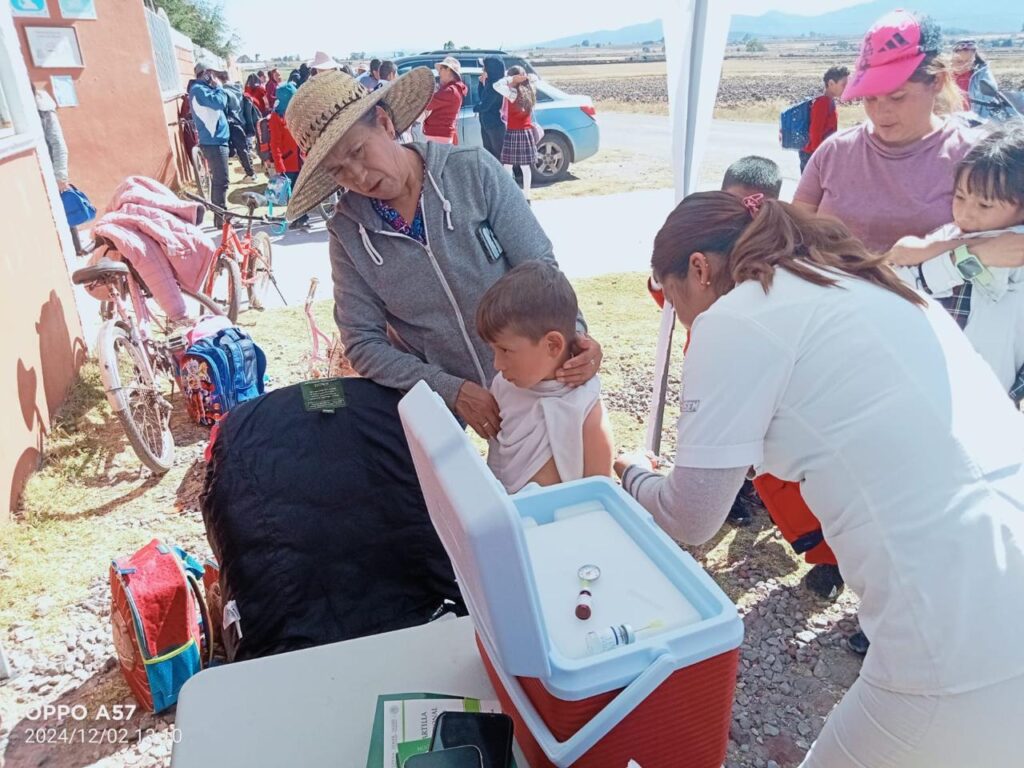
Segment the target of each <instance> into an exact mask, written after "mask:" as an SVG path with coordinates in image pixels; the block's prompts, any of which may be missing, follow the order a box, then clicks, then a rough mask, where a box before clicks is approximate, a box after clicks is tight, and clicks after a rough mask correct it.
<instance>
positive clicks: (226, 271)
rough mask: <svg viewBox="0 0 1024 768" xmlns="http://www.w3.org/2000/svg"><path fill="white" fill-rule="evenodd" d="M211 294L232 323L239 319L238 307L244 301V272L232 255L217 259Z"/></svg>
mask: <svg viewBox="0 0 1024 768" xmlns="http://www.w3.org/2000/svg"><path fill="white" fill-rule="evenodd" d="M209 296H210V298H211V299H213V302H214V303H215V304H216V305H217V306H218V307H220V309H221V311H222V312H223V313H224V314H225V315H227V316H228V319H229V320H230V321H231V322H232V323H234V322H237V321H238V308H239V304H240V303H241V301H242V273H241V270H239V268H238V262H237V261H235V260H234V259H232V258H231V257H230V256H221V257H220V258H218V259H217V263H216V264H215V265H214V267H213V286H212V288H211V289H210V292H209Z"/></svg>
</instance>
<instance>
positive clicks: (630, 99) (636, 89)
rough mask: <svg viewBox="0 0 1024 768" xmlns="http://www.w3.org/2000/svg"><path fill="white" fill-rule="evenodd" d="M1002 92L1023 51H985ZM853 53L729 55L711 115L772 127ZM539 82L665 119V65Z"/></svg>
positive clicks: (557, 73) (551, 70)
mask: <svg viewBox="0 0 1024 768" xmlns="http://www.w3.org/2000/svg"><path fill="white" fill-rule="evenodd" d="M985 56H986V57H987V58H988V61H989V64H990V66H991V68H992V72H993V74H994V75H995V77H996V78H997V80H998V81H999V83H1000V85H1001V87H1003V88H1006V89H1008V90H1022V89H1024V51H1021V50H1019V49H1018V50H1015V51H992V52H989V51H986V52H985ZM855 59H856V49H855V48H853V49H850V50H845V51H836V50H830V51H825V52H822V51H817V50H814V49H813V48H808V47H807V46H798V47H793V46H784V47H779V48H774V47H773V48H771V49H770V51H769V52H768V53H766V54H765V55H760V56H754V55H737V54H731V55H729V56H728V57H727V58H726V59H725V61H724V63H723V65H722V78H721V82H720V84H719V88H718V99H717V104H716V108H715V116H716V117H718V118H721V119H728V120H741V121H751V122H775V121H777V120H778V117H779V112H780V111H781V110H782V109H784V108H785V107H787V106H789V105H790V104H794V103H796V102H798V101H801V100H802V99H805V98H807V97H808V96H810V95H813V94H814V93H816V92H817V91H818V90H820V89H821V85H822V83H821V76H822V74H823V73H824V72H825V70H826V69H828V68H829V67H830V66H833V65H835V64H846V65H847V66H849V67H851V68H852V67H853V63H854V60H855ZM539 71H540V73H541V75H542V76H543V77H545V78H547V79H549V80H551V81H552V82H553V83H554V84H555V85H556V86H558V87H559V88H561V89H562V90H565V91H568V92H570V93H581V94H585V95H589V96H591V98H593V99H594V102H595V104H597V105H598V107H599V108H600V109H602V110H608V111H624V112H647V113H653V114H668V87H667V83H666V71H667V70H666V64H665V62H649V63H623V64H604V65H590V66H582V65H567V66H551V67H543V68H541V69H540V70H539ZM863 114H864V113H863V109H862V108H861V107H860V105H856V104H854V105H842V106H841V107H840V121H841V124H843V125H852V124H854V123H855V122H858V121H859V120H861V119H863Z"/></svg>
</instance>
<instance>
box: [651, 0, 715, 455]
mask: <svg viewBox="0 0 1024 768" xmlns="http://www.w3.org/2000/svg"><path fill="white" fill-rule="evenodd" d="M730 6H731V2H730V0H673V2H671V3H670V7H669V10H668V11H667V12H666V14H665V19H664V30H665V55H666V60H667V66H668V96H669V116H670V120H671V122H672V167H673V168H674V171H675V173H674V176H675V191H676V202H677V203H678V202H679V201H680V200H682V199H683V198H684V197H685V196H686V195H688V194H690V193H691V192H694V191H696V188H697V178H698V172H699V170H700V164H701V160H702V159H703V157H704V150H705V147H706V145H707V140H708V133H709V131H710V130H711V116H712V113H713V111H714V107H715V98H716V97H717V95H718V81H719V80H720V78H721V74H722V60H723V59H724V57H725V44H726V39H727V37H728V35H729V21H730V19H731V17H732V10H731V7H730ZM675 319H676V318H675V310H674V309H673V308H672V305H671V304H670V303H669V302H668V301H666V302H665V309H664V311H663V312H662V316H661V327H660V330H659V332H658V346H657V351H656V353H655V361H654V391H653V393H652V397H651V409H650V414H649V417H648V420H647V438H646V441H645V442H646V445H645V447H646V448H647V450H649V451H653V452H654V453H658V452H659V451H660V449H661V429H662V422H663V419H664V414H665V393H666V391H667V388H668V371H669V364H670V361H671V357H672V335H673V331H674V330H675Z"/></svg>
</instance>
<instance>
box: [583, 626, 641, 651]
mask: <svg viewBox="0 0 1024 768" xmlns="http://www.w3.org/2000/svg"><path fill="white" fill-rule="evenodd" d="M635 642H636V632H634V631H633V628H632V627H631V626H629V624H619V625H618V626H611V627H608V628H607V629H602V630H600V631H596V632H587V636H586V643H587V651H588V652H589V653H590V654H591V655H594V654H598V653H604V652H605V651H610V650H612V649H614V648H618V647H619V646H620V645H632V644H633V643H635Z"/></svg>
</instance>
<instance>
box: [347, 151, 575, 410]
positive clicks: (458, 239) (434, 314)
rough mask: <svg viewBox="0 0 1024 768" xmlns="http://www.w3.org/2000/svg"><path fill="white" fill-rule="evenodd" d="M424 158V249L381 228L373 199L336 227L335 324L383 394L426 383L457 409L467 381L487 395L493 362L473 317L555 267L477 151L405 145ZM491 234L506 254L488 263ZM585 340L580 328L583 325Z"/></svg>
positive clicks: (500, 172)
mask: <svg viewBox="0 0 1024 768" xmlns="http://www.w3.org/2000/svg"><path fill="white" fill-rule="evenodd" d="M406 146H407V147H409V148H411V149H413V150H415V151H416V152H418V153H419V154H420V155H422V156H423V157H424V159H425V163H426V174H425V176H424V179H423V191H422V193H421V197H420V199H421V201H422V206H423V220H424V224H425V225H426V231H427V246H426V247H424V246H423V245H422V244H421V243H420V242H419V241H418V240H415V239H413V238H411V237H406V236H405V235H400V234H398V233H397V232H395V231H394V230H393V229H391V227H390V226H389V225H387V224H386V223H384V222H383V221H382V220H381V218H380V216H379V215H377V213H376V211H374V210H373V206H372V204H371V203H370V200H369V198H366V197H363V196H362V195H358V194H356V193H354V192H347V193H345V194H344V195H342V197H341V200H340V202H339V204H338V207H337V213H336V214H335V215H334V217H333V218H332V219H331V221H330V224H329V225H328V228H329V230H330V233H331V244H330V249H331V270H332V274H333V279H334V303H335V309H334V312H335V318H336V320H337V322H338V328H339V329H340V330H341V340H342V342H343V343H344V344H345V352H346V354H347V355H348V357H349V360H350V361H351V362H352V365H353V367H355V369H356V370H357V371H359V373H360V374H362V375H363V376H366V377H367V378H369V379H373V380H374V381H376V382H377V383H378V384H382V385H384V386H387V387H394V388H395V389H402V390H408V389H411V388H412V387H413V386H414V385H415V384H416V383H417V382H418V381H420V380H421V379H422V380H424V381H426V382H427V384H429V385H430V387H431V388H432V389H433V390H434V391H435V392H437V393H438V394H439V395H441V397H442V398H444V401H445V403H447V404H448V407H449V408H452V409H454V407H455V400H456V398H457V396H458V393H459V388H460V387H461V386H462V383H463V381H467V380H468V381H473V382H476V383H478V384H480V386H482V387H485V388H486V387H488V386H489V385H490V381H491V377H492V376H493V374H494V356H493V353H492V352H491V349H490V347H489V346H488V345H487V343H486V342H484V341H483V340H482V339H481V338H480V337H479V336H478V335H477V332H476V307H477V304H478V303H479V301H480V298H481V296H483V294H484V292H485V291H486V290H487V289H488V288H489V287H490V286H491V285H493V284H494V282H495V281H496V280H497V279H498V278H499V277H501V276H502V275H503V274H505V273H506V272H508V271H509V270H510V269H512V267H514V266H516V265H517V264H522V263H523V262H525V261H529V260H530V259H544V260H545V261H549V262H551V263H552V264H556V266H557V263H556V262H555V257H554V255H553V253H552V250H551V241H550V240H548V238H547V236H546V235H545V234H544V230H543V229H541V226H540V224H539V223H538V222H537V219H536V218H534V215H533V212H532V211H531V210H530V207H529V206H528V205H527V203H526V199H525V198H524V197H523V193H522V192H521V191H520V190H519V187H518V186H517V185H516V183H515V181H514V180H513V179H512V176H511V175H510V174H509V173H508V172H507V171H505V170H504V169H503V168H502V167H501V165H500V164H499V163H498V161H497V160H495V159H494V157H492V156H491V155H490V154H489V153H488V152H486V151H484V150H483V149H480V148H478V147H471V148H470V147H467V148H455V147H452V146H451V145H448V144H438V143H433V142H431V143H427V144H408V145H406ZM485 223H487V224H489V226H490V228H491V229H492V230H493V232H494V234H495V235H496V237H497V239H498V242H499V243H500V244H501V248H502V250H503V251H504V255H503V256H502V257H501V258H499V259H498V260H496V261H493V260H491V259H490V258H489V257H488V254H487V251H486V250H485V249H484V247H483V245H482V244H481V241H480V237H479V234H478V233H479V230H480V227H481V226H482V225H484V224H485ZM577 324H578V325H579V328H580V330H581V331H583V332H585V331H586V325H585V324H584V323H583V319H582V317H580V318H579V319H578V321H577Z"/></svg>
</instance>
